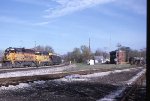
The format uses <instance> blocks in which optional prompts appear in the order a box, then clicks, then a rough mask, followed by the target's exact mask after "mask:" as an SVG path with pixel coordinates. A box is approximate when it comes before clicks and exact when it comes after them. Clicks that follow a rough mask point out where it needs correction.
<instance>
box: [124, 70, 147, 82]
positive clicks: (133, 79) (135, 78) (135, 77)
mask: <svg viewBox="0 0 150 101" xmlns="http://www.w3.org/2000/svg"><path fill="white" fill-rule="evenodd" d="M145 72H146V69H143V70H142V71H141V72H139V73H138V74H137V75H136V76H134V77H133V78H132V79H130V80H128V81H127V83H126V84H127V85H131V84H132V83H133V82H134V81H136V80H137V79H138V78H139V77H140V76H141V75H143V74H144V73H145Z"/></svg>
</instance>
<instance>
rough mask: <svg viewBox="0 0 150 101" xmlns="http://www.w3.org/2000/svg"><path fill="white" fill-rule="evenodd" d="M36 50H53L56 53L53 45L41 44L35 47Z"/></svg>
mask: <svg viewBox="0 0 150 101" xmlns="http://www.w3.org/2000/svg"><path fill="white" fill-rule="evenodd" d="M33 49H34V50H35V51H46V52H52V53H54V49H53V48H52V47H51V46H41V45H38V46H36V47H34V48H33Z"/></svg>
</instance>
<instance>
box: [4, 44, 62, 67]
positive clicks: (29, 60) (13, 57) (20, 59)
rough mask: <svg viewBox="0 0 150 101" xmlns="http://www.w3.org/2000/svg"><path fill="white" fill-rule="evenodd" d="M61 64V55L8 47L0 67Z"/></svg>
mask: <svg viewBox="0 0 150 101" xmlns="http://www.w3.org/2000/svg"><path fill="white" fill-rule="evenodd" d="M58 64H61V57H60V56H59V55H57V54H54V53H50V52H46V51H35V50H33V49H26V48H12V47H9V48H7V49H6V50H5V51H4V56H3V57H2V67H8V68H15V67H39V66H50V65H58Z"/></svg>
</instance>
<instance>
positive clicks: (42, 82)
mask: <svg viewBox="0 0 150 101" xmlns="http://www.w3.org/2000/svg"><path fill="white" fill-rule="evenodd" d="M45 82H46V81H44V80H38V81H34V82H33V83H36V84H44V83H45Z"/></svg>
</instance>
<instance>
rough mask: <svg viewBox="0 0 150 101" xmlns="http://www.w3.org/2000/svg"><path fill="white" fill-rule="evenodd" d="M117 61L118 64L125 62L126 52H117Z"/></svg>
mask: <svg viewBox="0 0 150 101" xmlns="http://www.w3.org/2000/svg"><path fill="white" fill-rule="evenodd" d="M117 60H118V61H117V62H118V64H124V63H125V62H126V52H125V51H122V50H119V51H117Z"/></svg>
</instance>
